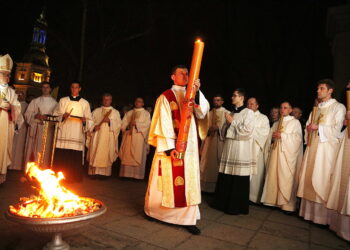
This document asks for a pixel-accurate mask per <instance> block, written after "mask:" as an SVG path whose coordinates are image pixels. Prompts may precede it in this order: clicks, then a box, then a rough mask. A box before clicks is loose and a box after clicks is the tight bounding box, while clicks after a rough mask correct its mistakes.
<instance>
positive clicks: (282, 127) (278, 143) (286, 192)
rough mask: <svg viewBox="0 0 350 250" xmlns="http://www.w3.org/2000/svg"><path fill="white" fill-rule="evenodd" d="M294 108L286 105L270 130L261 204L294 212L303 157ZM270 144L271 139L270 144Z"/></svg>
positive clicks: (300, 132)
mask: <svg viewBox="0 0 350 250" xmlns="http://www.w3.org/2000/svg"><path fill="white" fill-rule="evenodd" d="M291 112H292V106H291V105H290V103H288V102H283V103H282V104H281V107H280V117H283V118H281V119H280V120H279V121H278V122H275V123H274V124H273V126H272V128H271V132H270V138H272V144H271V147H270V152H269V158H268V161H267V173H266V179H265V185H264V190H263V194H262V198H261V202H262V203H264V204H265V205H267V206H275V207H279V208H281V209H282V210H285V211H288V212H294V211H295V203H296V191H297V180H298V178H297V176H298V167H299V166H300V164H301V160H302V157H303V138H302V129H301V125H300V122H299V121H298V120H297V119H296V118H295V117H293V116H291V115H290V113H291ZM268 141H269V142H271V139H270V140H268Z"/></svg>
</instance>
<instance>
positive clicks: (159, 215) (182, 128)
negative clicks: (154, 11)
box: [145, 41, 209, 234]
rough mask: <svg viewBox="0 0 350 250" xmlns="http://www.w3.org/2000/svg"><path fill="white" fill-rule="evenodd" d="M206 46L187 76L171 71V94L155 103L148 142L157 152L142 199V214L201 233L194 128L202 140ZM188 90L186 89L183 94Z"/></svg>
mask: <svg viewBox="0 0 350 250" xmlns="http://www.w3.org/2000/svg"><path fill="white" fill-rule="evenodd" d="M203 48H204V43H203V42H201V41H196V42H195V49H194V54H193V57H192V65H191V72H190V76H188V70H187V68H186V67H185V66H182V65H178V66H175V67H174V68H173V70H172V73H171V79H172V81H173V82H174V84H173V86H172V87H171V89H168V90H166V91H164V92H163V93H162V94H161V95H160V96H159V98H158V99H157V102H156V106H155V109H154V115H153V119H152V123H151V127H150V133H149V137H148V143H149V144H150V145H152V146H154V147H156V152H155V155H154V159H153V164H152V168H151V172H150V177H149V184H148V190H147V193H146V198H145V213H146V215H147V216H149V217H150V218H154V219H157V220H160V221H163V222H166V223H171V224H177V225H182V226H184V227H185V228H186V229H187V230H188V231H189V232H190V233H192V234H200V230H199V229H198V228H197V227H196V222H197V220H198V219H200V213H199V207H198V204H200V202H201V190H200V176H199V155H198V140H197V127H196V122H195V117H196V118H197V119H198V132H199V136H200V137H201V139H204V137H203V136H205V135H206V133H207V130H206V127H207V126H206V125H207V122H208V118H207V114H208V111H209V103H208V101H207V100H206V98H205V97H204V95H203V94H202V92H200V91H199V88H200V81H199V79H198V75H199V69H200V63H201V58H202V53H203ZM186 86H187V89H186Z"/></svg>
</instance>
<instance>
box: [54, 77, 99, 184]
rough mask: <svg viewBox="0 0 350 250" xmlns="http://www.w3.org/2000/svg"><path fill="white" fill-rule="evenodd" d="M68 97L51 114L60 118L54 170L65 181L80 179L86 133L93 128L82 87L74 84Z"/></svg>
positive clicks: (62, 99) (81, 178)
mask: <svg viewBox="0 0 350 250" xmlns="http://www.w3.org/2000/svg"><path fill="white" fill-rule="evenodd" d="M70 90H71V95H70V96H67V97H63V98H61V99H60V101H59V103H58V105H57V108H56V110H55V112H54V115H56V116H58V117H59V120H60V123H59V125H58V133H57V142H56V148H55V157H54V164H53V169H54V170H55V171H62V172H63V174H64V175H65V179H66V181H67V182H80V181H82V180H83V159H84V150H85V134H86V132H88V131H90V130H91V128H92V126H93V120H92V115H91V110H90V104H89V102H88V101H86V100H85V99H83V98H82V97H81V96H80V95H79V93H80V91H81V85H80V83H78V82H73V83H72V84H71V86H70Z"/></svg>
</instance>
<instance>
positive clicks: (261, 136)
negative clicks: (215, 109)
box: [249, 110, 270, 203]
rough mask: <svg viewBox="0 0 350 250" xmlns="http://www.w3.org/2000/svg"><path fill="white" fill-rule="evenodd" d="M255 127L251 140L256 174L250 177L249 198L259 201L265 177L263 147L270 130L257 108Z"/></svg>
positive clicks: (266, 119) (265, 118) (264, 116)
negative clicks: (254, 155) (253, 148)
mask: <svg viewBox="0 0 350 250" xmlns="http://www.w3.org/2000/svg"><path fill="white" fill-rule="evenodd" d="M254 115H255V121H256V123H255V128H254V132H253V140H254V145H255V154H256V166H257V174H256V175H252V177H251V179H250V189H249V200H250V201H252V202H255V203H258V202H260V199H261V195H262V190H263V187H264V179H265V159H264V149H265V144H266V140H267V138H268V136H269V132H270V123H269V119H268V118H267V116H266V115H264V114H262V113H260V111H259V110H257V111H255V112H254Z"/></svg>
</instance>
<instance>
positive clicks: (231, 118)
mask: <svg viewBox="0 0 350 250" xmlns="http://www.w3.org/2000/svg"><path fill="white" fill-rule="evenodd" d="M225 118H226V122H227V123H228V124H231V123H232V122H233V120H234V117H233V115H231V114H230V113H225Z"/></svg>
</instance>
